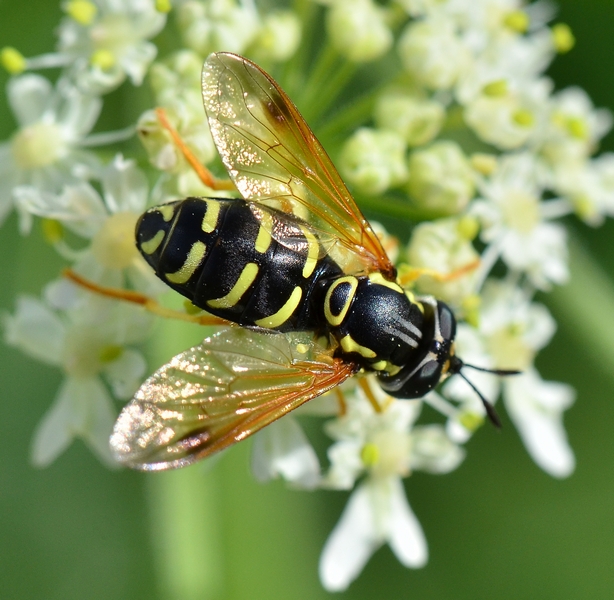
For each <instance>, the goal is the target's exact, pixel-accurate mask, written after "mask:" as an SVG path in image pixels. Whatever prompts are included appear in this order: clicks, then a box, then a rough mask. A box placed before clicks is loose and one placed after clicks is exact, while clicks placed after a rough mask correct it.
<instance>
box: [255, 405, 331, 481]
mask: <svg viewBox="0 0 614 600" xmlns="http://www.w3.org/2000/svg"><path fill="white" fill-rule="evenodd" d="M252 472H253V474H254V477H255V478H256V479H258V480H259V481H268V480H270V479H274V478H276V477H279V476H281V477H283V478H284V479H285V480H286V481H291V482H292V483H294V484H296V485H297V486H300V487H304V488H314V487H316V486H317V485H318V483H319V481H320V463H319V461H318V457H317V455H316V453H315V451H314V449H313V448H312V447H311V444H310V443H309V440H308V439H307V436H306V435H305V433H304V432H303V430H302V429H301V427H300V425H299V424H298V423H297V422H296V419H294V418H293V417H291V416H288V417H284V418H283V419H279V420H278V421H275V422H274V423H272V424H271V425H269V426H268V427H266V428H265V429H263V430H262V431H260V432H259V433H258V434H256V436H255V437H254V443H253V445H252Z"/></svg>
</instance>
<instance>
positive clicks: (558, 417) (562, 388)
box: [504, 371, 575, 477]
mask: <svg viewBox="0 0 614 600" xmlns="http://www.w3.org/2000/svg"><path fill="white" fill-rule="evenodd" d="M504 390H505V392H504V399H505V406H506V408H507V411H508V414H509V415H510V417H511V419H512V420H513V421H514V424H515V425H516V428H517V429H518V432H519V434H520V437H521V438H522V441H523V442H524V445H525V447H526V449H527V451H528V452H529V454H530V455H531V458H533V460H534V461H535V462H536V463H537V464H538V465H539V466H540V467H541V468H542V469H543V470H544V471H546V472H547V473H549V474H550V475H552V476H553V477H567V476H569V475H570V474H571V473H572V472H573V470H574V468H575V456H574V454H573V451H572V449H571V447H570V446H569V442H568V440H567V433H566V432H565V428H564V426H563V414H562V413H563V411H564V410H565V409H567V408H568V407H569V406H570V405H571V404H572V403H573V399H574V395H575V394H574V390H573V389H572V388H571V387H570V386H568V385H565V384H563V383H558V382H552V381H543V380H542V379H541V378H540V377H539V375H538V374H537V373H536V372H535V371H528V372H526V373H524V374H522V375H518V376H516V377H514V378H510V381H508V382H506V383H505V386H504Z"/></svg>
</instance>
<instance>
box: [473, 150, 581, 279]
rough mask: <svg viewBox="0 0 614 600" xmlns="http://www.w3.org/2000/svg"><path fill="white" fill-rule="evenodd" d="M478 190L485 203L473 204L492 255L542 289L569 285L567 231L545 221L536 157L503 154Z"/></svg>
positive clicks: (483, 238)
mask: <svg viewBox="0 0 614 600" xmlns="http://www.w3.org/2000/svg"><path fill="white" fill-rule="evenodd" d="M478 189H479V191H480V192H481V196H482V199H481V200H478V201H476V202H474V203H473V205H472V208H471V212H472V213H473V214H474V215H475V216H477V217H478V219H480V220H481V222H482V227H483V229H482V233H481V237H482V240H483V241H484V242H486V243H487V244H491V245H492V253H493V254H492V256H493V257H494V256H498V255H500V256H501V258H502V259H503V261H504V262H505V263H506V264H507V265H508V267H510V269H513V270H516V271H520V272H524V273H526V274H527V275H528V277H529V279H530V280H531V282H532V283H533V285H535V286H536V287H538V288H541V289H548V287H549V285H550V284H551V283H557V284H561V283H565V282H566V281H567V279H568V276H569V272H568V268H567V244H566V234H565V229H564V228H563V227H562V226H561V225H558V224H555V223H551V222H549V221H547V220H546V215H547V211H546V209H545V207H546V206H547V204H542V202H541V196H542V193H543V185H542V183H541V182H540V176H539V174H538V169H537V166H536V159H535V157H534V156H533V155H531V154H529V153H522V154H516V155H507V156H505V157H504V158H502V159H501V161H500V162H499V166H498V168H497V170H496V171H495V172H494V173H493V174H492V175H491V176H490V177H488V178H485V179H483V180H481V181H480V183H479V184H478ZM486 252H488V250H487V251H486ZM492 266H493V265H492V264H487V267H488V268H491V267H492Z"/></svg>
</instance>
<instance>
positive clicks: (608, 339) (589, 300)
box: [548, 237, 614, 377]
mask: <svg viewBox="0 0 614 600" xmlns="http://www.w3.org/2000/svg"><path fill="white" fill-rule="evenodd" d="M569 246H570V252H569V254H570V270H571V280H570V283H569V284H568V285H566V286H563V287H560V288H557V289H556V290H555V291H554V292H553V293H552V294H550V295H549V297H548V298H549V301H548V304H549V305H550V306H551V307H552V309H553V312H554V313H555V315H556V316H557V317H558V320H559V321H561V322H562V323H565V325H566V326H567V328H568V332H569V333H570V334H571V335H573V336H575V337H576V340H577V342H578V345H581V346H582V349H583V350H586V352H587V353H589V354H590V355H591V356H592V357H593V359H594V363H595V365H596V366H599V367H601V369H602V370H603V372H604V373H605V374H606V375H608V376H609V377H612V375H613V374H614V284H613V283H612V281H611V280H610V278H609V277H608V275H607V274H606V273H604V272H603V271H602V270H601V268H600V267H599V266H598V264H597V263H596V261H595V260H594V258H593V257H592V256H591V255H590V253H589V252H588V251H587V250H586V249H585V248H584V246H583V245H582V243H581V242H580V241H579V240H578V239H577V238H575V237H571V239H570V240H569Z"/></svg>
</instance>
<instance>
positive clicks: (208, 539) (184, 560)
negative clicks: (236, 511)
mask: <svg viewBox="0 0 614 600" xmlns="http://www.w3.org/2000/svg"><path fill="white" fill-rule="evenodd" d="M147 484H148V485H147V488H148V493H149V502H150V514H151V520H152V542H153V549H154V556H155V560H156V563H157V573H158V578H159V583H160V587H161V589H162V597H163V598H166V599H168V600H175V599H176V598H181V599H182V600H205V599H206V600H214V599H217V598H222V597H223V584H224V582H223V569H222V567H223V565H222V564H221V562H222V561H221V557H222V554H223V553H222V551H221V546H222V544H221V535H220V532H219V526H218V518H219V517H218V514H219V511H218V505H219V502H218V501H217V494H216V491H217V489H218V487H219V482H218V481H217V475H216V472H215V470H209V471H208V472H206V473H204V472H203V468H202V466H194V467H189V468H187V469H180V470H178V471H167V472H164V473H150V474H148V479H147Z"/></svg>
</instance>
